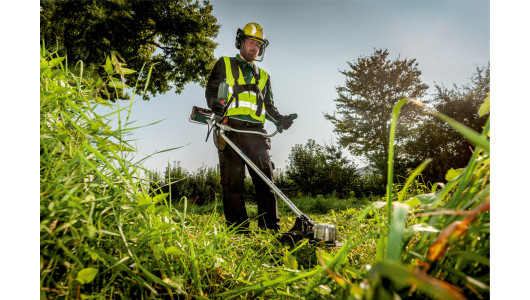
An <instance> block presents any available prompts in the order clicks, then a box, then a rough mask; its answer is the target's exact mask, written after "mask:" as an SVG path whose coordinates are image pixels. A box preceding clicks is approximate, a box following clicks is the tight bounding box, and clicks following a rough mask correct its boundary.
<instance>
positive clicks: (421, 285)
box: [369, 262, 466, 299]
mask: <svg viewBox="0 0 530 300" xmlns="http://www.w3.org/2000/svg"><path fill="white" fill-rule="evenodd" d="M369 274H370V277H371V278H373V279H376V280H377V279H378V278H387V279H390V281H391V282H392V284H393V285H394V286H395V288H396V289H397V290H401V289H404V288H405V287H415V289H417V290H419V291H421V292H423V293H425V294H427V295H429V296H430V297H433V298H436V299H466V298H465V297H464V296H463V295H462V294H461V293H460V291H459V289H458V288H457V287H455V286H453V285H451V284H450V283H448V282H445V281H442V280H439V279H436V278H434V277H430V276H428V275H427V274H422V273H421V272H417V271H411V270H409V269H408V268H407V267H406V266H405V265H402V264H399V263H395V262H384V263H376V264H375V265H374V266H372V268H371V269H370V271H369ZM379 280H381V279H379ZM382 289H383V290H384V287H382Z"/></svg>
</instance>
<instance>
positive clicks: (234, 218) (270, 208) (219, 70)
mask: <svg viewBox="0 0 530 300" xmlns="http://www.w3.org/2000/svg"><path fill="white" fill-rule="evenodd" d="M268 44H269V42H268V41H267V40H266V39H265V36H264V34H263V28H262V27H261V26H260V25H259V24H257V23H249V24H247V25H245V27H244V28H243V29H238V31H237V34H236V48H237V49H239V50H240V53H239V54H237V55H236V57H226V56H224V57H221V58H220V59H219V60H218V61H217V62H216V64H215V66H214V67H213V69H212V72H211V74H210V77H209V79H208V84H207V86H206V93H205V94H206V101H207V103H208V107H209V108H210V109H211V110H212V111H213V112H214V113H215V114H216V115H219V116H221V117H224V120H225V121H224V122H227V124H228V125H229V126H230V127H232V128H234V129H241V130H247V131H248V130H250V131H258V132H262V133H266V131H265V129H264V128H263V125H264V123H265V117H266V115H267V118H268V119H271V120H272V121H275V122H276V123H277V124H278V126H281V128H282V129H288V128H289V127H290V126H291V124H292V122H293V121H292V119H291V118H290V117H289V116H284V115H281V114H280V113H279V112H278V109H277V108H276V107H275V106H274V102H273V95H272V90H271V83H270V77H269V75H268V74H267V72H266V71H264V70H262V69H260V68H258V67H257V66H256V64H255V62H256V61H262V60H263V56H264V55H265V48H266V47H267V46H268ZM221 82H226V83H227V84H228V85H229V86H230V88H229V96H228V99H226V102H224V101H222V100H221V99H218V98H217V92H218V89H219V85H220V84H221ZM227 137H228V138H229V139H230V140H232V141H233V142H234V143H235V144H236V145H237V146H238V147H239V148H240V149H241V151H243V152H244V153H245V154H246V155H247V156H248V157H249V158H250V160H252V162H254V164H256V166H257V167H258V168H259V169H260V170H261V171H262V172H263V174H265V175H266V176H267V177H268V178H269V179H270V180H271V181H272V182H274V177H273V171H274V164H273V163H272V162H271V160H270V155H269V150H270V147H271V144H270V139H269V138H266V137H263V136H262V135H259V134H251V133H238V132H234V131H229V132H227ZM214 138H215V137H214ZM220 142H221V141H220ZM218 144H219V143H218ZM221 144H222V143H221ZM218 149H219V151H218V152H219V165H220V171H221V185H222V186H223V205H224V213H225V218H226V222H227V225H229V226H232V225H233V226H236V227H238V228H240V229H242V230H245V229H248V227H249V221H248V216H247V212H246V208H245V201H244V198H243V195H244V183H243V182H244V179H245V163H244V161H243V160H242V159H241V158H240V157H239V156H238V155H237V153H236V152H235V151H234V150H233V149H232V148H230V146H227V147H222V146H221V147H220V146H218ZM248 171H249V173H250V176H251V177H252V182H253V183H254V188H255V191H256V202H257V204H258V215H259V218H258V226H259V227H260V228H267V229H272V230H276V231H277V230H279V229H280V218H279V217H278V208H277V203H276V195H275V194H274V192H273V191H272V189H271V188H270V187H269V186H267V184H266V183H265V182H264V181H263V180H262V179H261V178H260V177H259V176H258V175H257V174H256V173H255V172H254V171H253V170H252V169H251V168H248Z"/></svg>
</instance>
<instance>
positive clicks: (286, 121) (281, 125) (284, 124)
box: [276, 114, 298, 133]
mask: <svg viewBox="0 0 530 300" xmlns="http://www.w3.org/2000/svg"><path fill="white" fill-rule="evenodd" d="M297 117H298V115H297V114H290V115H288V116H279V117H278V126H276V129H277V130H278V132H279V133H282V131H283V130H284V129H285V130H287V129H289V127H291V125H292V124H293V120H294V119H296V118H297Z"/></svg>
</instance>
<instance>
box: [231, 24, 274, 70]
mask: <svg viewBox="0 0 530 300" xmlns="http://www.w3.org/2000/svg"><path fill="white" fill-rule="evenodd" d="M247 38H248V39H252V40H255V41H258V42H260V46H259V53H258V59H256V61H262V60H263V56H264V55H265V48H267V46H268V45H269V41H268V40H267V39H265V35H264V34H263V28H262V27H261V26H260V25H259V24H258V23H248V24H247V25H245V27H243V29H241V28H238V29H237V34H236V48H237V49H240V50H241V46H242V45H243V43H244V42H245V39H247Z"/></svg>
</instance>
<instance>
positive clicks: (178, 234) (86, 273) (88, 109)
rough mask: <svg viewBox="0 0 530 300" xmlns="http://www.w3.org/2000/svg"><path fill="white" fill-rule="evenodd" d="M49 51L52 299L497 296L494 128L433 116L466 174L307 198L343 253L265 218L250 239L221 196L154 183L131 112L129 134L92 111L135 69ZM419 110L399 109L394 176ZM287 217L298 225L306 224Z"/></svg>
mask: <svg viewBox="0 0 530 300" xmlns="http://www.w3.org/2000/svg"><path fill="white" fill-rule="evenodd" d="M40 55H41V64H40V74H41V75H40V94H41V99H40V103H41V110H40V111H41V122H40V130H41V137H40V139H41V140H40V156H41V158H40V176H41V178H40V180H41V185H40V190H41V194H40V216H41V220H40V250H41V251H40V293H41V298H42V299H72V298H76V299H207V298H212V299H217V298H226V299H233V298H237V299H239V298H258V299H274V298H281V299H287V298H295V299H322V298H324V299H326V298H327V299H396V297H401V298H410V297H413V298H440V299H464V297H466V298H489V275H490V272H489V262H490V260H489V253H490V252H489V243H490V238H489V232H490V229H489V223H490V213H489V185H490V182H489V176H490V171H489V170H490V169H489V164H490V160H489V139H488V135H489V119H488V122H487V123H486V126H485V127H484V129H483V131H482V133H481V134H479V133H477V132H475V131H473V130H471V129H469V128H467V127H465V126H462V125H461V124H460V123H457V122H455V121H453V120H451V119H449V118H447V117H446V116H445V115H442V114H440V113H438V112H436V111H431V110H427V113H429V114H431V115H433V116H435V117H437V118H439V119H441V120H443V121H444V122H445V123H447V124H448V125H449V126H451V127H452V128H454V129H455V130H457V131H458V132H460V134H462V135H464V136H465V137H466V138H467V139H468V140H469V141H470V143H472V144H473V145H474V147H475V149H474V152H473V155H472V157H471V158H470V159H469V162H468V164H467V166H466V167H465V168H462V169H456V170H454V169H453V170H451V171H450V172H448V173H447V175H446V180H447V182H446V183H445V184H435V185H432V186H431V185H428V184H424V183H423V182H422V180H421V177H420V173H421V172H422V171H423V170H424V169H425V168H426V166H427V165H428V163H429V161H426V162H425V163H424V164H421V165H420V166H419V167H417V168H416V169H415V170H414V171H412V172H411V174H410V176H409V177H407V178H406V179H405V180H404V181H403V182H400V183H399V184H394V182H393V176H388V183H389V186H390V187H392V188H390V189H388V190H387V194H386V196H385V197H383V198H381V199H370V198H363V199H357V198H355V195H350V197H351V198H349V199H337V198H336V197H332V196H319V195H316V196H309V195H307V196H300V197H297V198H295V199H293V202H295V204H296V205H297V206H299V208H300V209H301V210H303V211H305V212H307V213H308V214H310V216H311V218H312V219H313V220H315V221H316V222H319V223H329V224H334V225H336V226H337V227H338V229H339V233H340V237H339V240H340V241H342V242H343V243H344V245H343V246H342V247H340V248H321V247H318V246H317V245H309V244H307V242H306V241H304V242H301V243H299V244H297V245H295V246H294V247H289V246H288V245H284V244H281V243H280V242H278V240H277V237H278V236H275V235H274V234H272V233H271V232H268V231H260V230H258V229H257V226H256V222H252V226H251V229H253V231H252V232H251V233H249V234H247V235H240V234H236V233H235V232H236V231H235V230H234V228H227V227H226V225H225V222H224V218H223V216H222V215H221V214H220V211H222V208H221V207H220V205H221V204H220V201H219V199H215V197H214V200H213V201H210V202H209V203H207V205H202V206H200V205H197V204H192V203H190V201H189V200H190V199H187V198H182V199H179V200H177V199H173V198H171V197H169V193H170V192H171V188H169V189H168V191H167V193H166V192H164V193H160V194H156V195H155V194H154V193H152V191H150V190H149V189H150V187H149V186H148V185H147V184H143V183H142V180H141V179H142V178H140V174H141V172H142V171H145V170H143V169H142V166H141V162H138V163H132V159H130V157H129V156H130V155H129V153H131V152H132V151H133V149H132V147H131V146H130V145H129V144H128V142H127V140H126V138H127V134H128V132H130V131H131V130H134V128H131V127H130V126H131V124H132V121H130V120H129V117H128V116H129V112H130V108H131V106H130V105H129V106H126V107H125V109H123V108H121V109H118V112H117V114H118V115H117V116H118V119H119V122H118V123H119V127H118V128H117V129H112V128H110V127H109V126H108V123H109V121H108V120H107V118H108V116H100V115H98V114H97V113H95V112H94V108H95V107H96V106H97V105H108V102H106V101H105V100H103V99H101V98H99V97H98V96H97V91H98V88H99V87H101V85H102V84H103V83H105V84H109V85H114V86H115V87H117V88H119V87H120V85H119V84H120V83H121V84H122V85H121V86H125V84H124V82H122V81H121V80H120V79H118V78H119V77H120V69H121V70H123V68H124V67H125V66H124V65H123V64H120V63H119V62H118V61H117V60H115V59H113V58H112V56H109V58H108V59H107V60H106V63H105V64H104V65H103V66H100V67H101V68H102V69H103V71H104V72H105V74H106V75H105V76H103V77H99V79H98V78H96V77H95V76H94V75H93V73H87V72H86V70H85V68H84V65H83V64H82V63H77V64H76V65H75V66H73V67H72V66H69V65H68V63H67V59H66V58H65V57H61V56H58V55H57V53H49V52H48V51H46V50H45V49H44V48H42V49H41V53H40ZM139 74H149V71H147V72H143V71H142V70H141V71H140V72H139ZM149 79H150V78H149V76H147V77H145V78H144V77H142V80H144V81H145V82H148V81H149ZM99 80H101V81H102V82H100V81H99ZM142 92H144V91H139V92H138V93H142ZM134 94H137V93H136V92H135V93H134ZM407 101H408V100H402V101H400V102H399V103H398V105H397V106H395V108H394V113H393V120H392V127H391V128H392V130H391V132H389V156H388V165H389V174H392V171H393V165H394V155H393V153H394V150H395V149H394V147H393V145H394V140H393V139H394V136H395V135H394V133H395V128H396V124H397V123H398V115H399V109H400V107H401V106H402V105H403V104H405V103H406V102H407ZM119 103H120V102H119V101H118V102H117V104H116V105H117V106H118V107H119ZM122 103H123V102H122ZM131 103H132V101H131ZM415 103H416V104H415V105H416V106H418V108H422V104H421V103H419V102H415ZM409 105H411V104H409ZM122 114H124V115H126V117H123V116H122ZM208 172H210V171H208V170H205V173H208ZM171 176H173V175H171ZM171 176H168V177H171ZM197 177H201V178H207V176H203V175H200V174H199V175H197ZM178 180H179V178H174V180H173V179H172V178H169V181H168V183H167V184H168V186H172V185H173V184H176V183H175V182H174V181H178ZM353 199H355V201H353ZM388 208H392V209H388ZM249 210H250V212H251V214H250V215H251V216H256V208H255V206H252V205H250V206H249ZM280 210H281V216H282V228H283V230H287V229H289V228H290V226H292V224H293V223H294V215H293V214H292V213H291V212H289V211H288V209H287V208H286V207H285V206H284V205H280Z"/></svg>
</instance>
